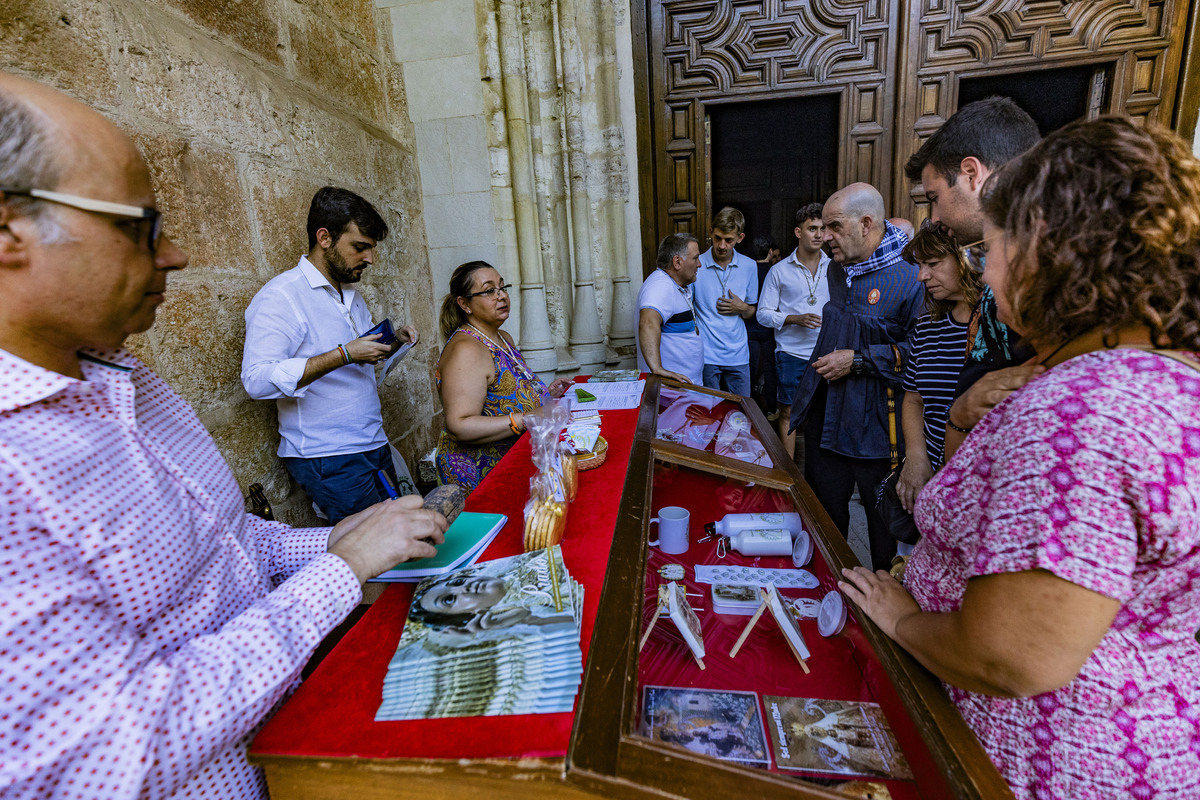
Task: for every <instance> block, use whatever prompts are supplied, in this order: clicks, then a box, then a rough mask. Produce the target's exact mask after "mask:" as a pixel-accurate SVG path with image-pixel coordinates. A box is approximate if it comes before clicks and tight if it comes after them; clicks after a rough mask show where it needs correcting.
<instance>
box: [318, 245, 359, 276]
mask: <svg viewBox="0 0 1200 800" xmlns="http://www.w3.org/2000/svg"><path fill="white" fill-rule="evenodd" d="M325 264H326V266H328V267H329V277H331V278H333V279H334V280H335V281H337V282H338V283H358V282H359V280H360V279H361V278H362V273H358V274H355V272H354V270H353V269H351V267H350V265H348V264H347V263H346V259H344V258H343V257H342V254H341V253H339V252H338V250H337V247H336V246H334V247H330V248H327V249H326V250H325Z"/></svg>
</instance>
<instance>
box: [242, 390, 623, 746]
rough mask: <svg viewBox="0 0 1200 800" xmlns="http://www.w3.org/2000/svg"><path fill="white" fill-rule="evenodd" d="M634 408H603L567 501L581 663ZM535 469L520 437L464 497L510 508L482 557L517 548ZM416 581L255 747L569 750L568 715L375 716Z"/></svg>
mask: <svg viewBox="0 0 1200 800" xmlns="http://www.w3.org/2000/svg"><path fill="white" fill-rule="evenodd" d="M637 416H638V412H637V411H636V410H631V411H609V412H605V413H604V414H603V423H602V426H601V435H603V436H604V438H605V440H607V442H608V457H607V460H606V461H605V463H604V464H603V465H601V466H600V467H598V468H596V469H593V470H588V471H585V472H581V473H580V476H579V478H580V480H579V495H578V496H577V497H576V499H575V502H574V503H572V504H571V506H570V508H569V510H568V517H567V533H566V537H565V538H564V540H563V543H562V551H563V559H564V560H565V562H566V565H567V569H568V570H570V572H571V575H572V576H573V577H574V578H575V580H577V581H579V582H580V583H582V584H583V586H584V587H585V588H584V605H583V630H582V641H581V644H582V646H583V658H584V662H585V663H586V661H587V654H588V645H589V643H590V642H591V638H592V628H593V624H594V622H595V619H596V611H597V608H598V606H599V603H600V592H601V589H602V588H603V586H604V574H605V571H606V569H607V566H608V556H609V551H610V549H611V546H612V534H613V528H614V526H615V525H616V519H617V511H618V508H619V506H620V501H621V490H622V488H623V486H624V483H625V470H626V467H627V466H628V463H629V451H630V448H631V446H632V444H633V434H634V431H635V429H636V427H637ZM533 473H534V468H533V464H532V463H531V461H530V446H529V437H528V436H522V437H521V438H520V439H519V440H518V441H517V443H516V445H514V446H513V448H512V450H510V451H509V452H508V454H507V455H506V456H505V457H504V458H503V460H501V461H500V463H499V464H497V465H496V468H495V469H493V470H492V472H491V473H490V474H489V475H488V476H487V478H485V479H484V481H483V482H482V483H481V484H480V485H479V487H478V488H477V489H476V490H475V491H474V492H473V493H472V494H471V496H470V498H468V500H467V506H466V507H467V510H469V511H486V512H499V513H503V514H507V515H508V524H507V525H505V526H504V528H503V530H501V531H500V534H499V535H498V536H497V537H496V539H495V541H493V542H492V544H491V545H489V546H488V548H487V550H486V551H485V552H484V554H483V557H482V560H491V559H495V558H504V557H505V556H511V555H516V554H517V553H520V552H522V549H523V547H522V535H523V525H524V506H525V500H526V499H527V498H528V496H529V478H530V477H531V476H532V475H533ZM412 593H413V584H396V585H393V586H391V587H389V588H388V590H387V591H386V592H384V593H383V596H382V597H381V598H380V599H379V600H378V601H376V602H375V604H374V605H372V606H371V609H370V610H369V611H368V612H367V613H366V614H365V615H364V616H363V618H362V619H361V620H360V621H359V623H358V624H357V625H355V626H354V628H352V629H351V630H350V632H349V633H348V634H346V636H345V638H343V639H342V641H341V642H340V643H339V644H338V645H337V647H335V648H334V649H333V651H332V652H331V653H330V654H329V656H328V657H327V658H326V659H325V660H324V661H323V662H322V663H321V665H320V666H319V667H318V668H317V669H316V671H315V672H314V673H313V674H312V676H311V677H310V678H309V679H308V680H307V681H305V682H304V684H302V685H301V686H300V688H299V689H298V690H297V691H296V693H295V694H294V695H293V696H292V698H291V699H290V700H288V701H287V702H286V703H285V704H284V705H283V707H282V708H280V710H279V711H278V713H276V714H275V716H274V717H273V718H272V719H271V720H270V721H269V722H268V723H267V724H266V726H265V727H264V728H263V729H262V731H261V732H260V733H259V734H258V736H257V737H255V739H254V741H253V742H252V744H251V746H250V752H251V753H252V754H255V755H265V756H279V755H299V756H323V757H329V758H339V757H359V758H475V759H478V758H519V757H561V756H564V755H566V752H567V745H568V743H569V739H570V734H571V724H572V721H573V719H574V714H573V713H571V714H530V715H522V716H504V717H466V718H456V719H433V720H419V721H406V722H375V712H376V710H377V709H378V708H379V703H380V700H381V696H380V695H381V691H382V688H383V677H384V674H385V673H386V672H387V665H388V662H389V661H390V660H391V657H392V655H393V653H395V651H396V644H397V643H398V642H399V640H400V632H401V629H402V628H403V626H404V620H405V619H406V618H407V616H408V604H409V601H410V600H411V599H412Z"/></svg>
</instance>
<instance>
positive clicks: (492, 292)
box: [463, 283, 512, 300]
mask: <svg viewBox="0 0 1200 800" xmlns="http://www.w3.org/2000/svg"><path fill="white" fill-rule="evenodd" d="M511 288H512V284H511V283H502V284H500V285H499V286H493V287H492V288H490V289H484V290H483V291H482V292H471V293H470V294H464V295H463V299H464V300H470V299H471V298H472V297H486V298H487V299H489V300H491V299H492V298H493V297H495V296H496V292H504V294H506V295H507V294H508V290H509V289H511Z"/></svg>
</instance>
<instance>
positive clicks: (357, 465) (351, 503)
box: [283, 444, 396, 525]
mask: <svg viewBox="0 0 1200 800" xmlns="http://www.w3.org/2000/svg"><path fill="white" fill-rule="evenodd" d="M283 465H284V466H285V467H287V471H288V472H289V473H291V476H292V478H293V479H294V480H295V481H296V483H298V484H300V486H301V487H302V488H303V489H304V491H305V492H307V493H308V496H309V497H311V498H312V499H313V502H315V503H316V504H317V506H318V507H319V508H320V509H321V510H322V511H324V512H325V516H327V517H329V521H330V523H331V524H334V525H336V524H337V523H338V522H340V521H341V520H342V519H344V518H345V517H348V516H350V515H351V514H357V513H358V512H359V511H362V510H363V509H364V508H370V507H371V506H373V505H375V504H376V503H381V502H383V501H384V500H387V499H388V496H387V493H386V492H385V491H384V490H383V486H382V484H380V482H379V478H378V477H377V476H376V475H375V473H376V472H378V471H379V470H381V469H382V470H384V471H386V472H387V475H388V477H389V478H390V479H391V481H392V486H396V468H395V467H394V466H393V465H392V451H391V449H390V448H388V446H387V445H386V444H385V445H384V446H383V447H380V448H379V449H377V450H369V451H367V452H365V453H350V454H349V455H344V456H325V457H324V458H285V459H283Z"/></svg>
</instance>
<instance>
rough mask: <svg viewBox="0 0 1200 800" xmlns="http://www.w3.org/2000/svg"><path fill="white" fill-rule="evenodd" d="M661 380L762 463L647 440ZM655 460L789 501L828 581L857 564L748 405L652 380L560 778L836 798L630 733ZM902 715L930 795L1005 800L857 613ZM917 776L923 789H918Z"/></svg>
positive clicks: (611, 788)
mask: <svg viewBox="0 0 1200 800" xmlns="http://www.w3.org/2000/svg"><path fill="white" fill-rule="evenodd" d="M663 385H668V386H674V387H676V388H680V389H688V390H692V391H700V392H704V393H707V394H711V395H717V396H720V397H722V398H724V399H728V400H730V401H732V402H734V403H737V404H739V406H740V408H741V409H742V411H743V412H744V413H745V414H746V416H747V417H748V418H749V419H750V421H751V426H752V429H753V431H754V433H755V435H756V436H757V437H758V439H759V441H760V442H761V443H762V444H763V446H764V447H765V448H766V450H767V452H768V455H769V456H770V458H771V462H772V463H773V464H776V465H782V467H778V466H777V467H763V466H759V465H756V464H747V463H744V462H741V461H737V460H734V459H730V458H725V457H722V456H718V455H716V454H714V453H710V452H704V451H700V450H695V449H692V448H688V447H685V446H682V445H679V444H676V443H673V442H668V441H663V440H659V439H657V438H656V427H657V426H656V423H657V418H658V399H659V391H660V388H661V387H662V386H663ZM656 462H664V463H667V464H676V465H679V466H683V467H691V468H694V469H698V470H701V471H705V472H709V473H715V474H720V475H725V476H728V477H733V478H736V479H739V480H745V481H747V482H749V481H754V482H755V483H756V484H758V485H760V486H766V487H768V488H773V489H778V490H781V491H783V492H785V493H787V494H790V496H791V499H792V501H793V502H794V504H795V506H796V508H797V510H798V512H799V513H800V516H801V519H802V520H803V522H804V525H805V528H806V529H807V530H809V531H810V532H813V533H814V534H815V535H814V536H813V537H812V538H813V541H814V543H815V545H816V547H817V549H818V552H819V553H820V555H821V556H822V557H823V558H824V559H825V561H826V563H827V564H828V565H829V567H830V569H831V570H832V571H833V572H834V573H835V574H840V570H841V569H842V568H843V567H849V566H857V565H858V560H857V559H856V558H855V556H854V555H853V553H852V552H851V550H850V548H849V545H848V544H847V543H846V541H845V539H844V538H843V537H842V535H841V534H840V532H839V531H838V530H837V528H836V527H835V526H834V524H833V522H832V520H831V519H830V518H829V515H828V514H827V513H826V512H825V510H824V508H822V507H821V505H820V503H818V502H817V499H816V497H815V496H814V495H813V493H812V490H811V489H810V488H809V486H808V484H807V483H806V482H805V481H804V479H803V478H802V477H801V475H800V474H799V472H798V470H797V469H796V466H795V464H794V462H792V460H791V459H790V458H788V457H787V456H786V455H785V453H784V451H783V448H782V445H781V444H780V442H779V440H778V438H777V437H776V436H775V435H774V434H773V433H772V432H771V428H770V424H769V423H768V422H767V420H766V418H765V417H763V415H762V413H761V412H760V411H759V409H758V407H757V405H755V404H754V403H753V402H751V401H748V400H746V399H745V398H742V397H738V396H736V395H729V394H725V393H723V392H715V391H712V390H706V389H699V388H697V387H694V386H685V385H681V384H676V383H674V382H672V381H670V380H662V379H659V378H657V377H654V376H651V377H650V378H649V380H648V381H647V383H646V390H645V394H644V396H643V398H642V405H641V412H640V416H639V418H638V427H637V433H636V434H635V438H634V442H633V449H632V452H631V453H630V459H629V469H628V471H627V473H626V478H625V487H624V491H623V492H622V495H621V507H620V511H619V513H618V517H617V525H616V529H615V531H614V540H613V548H612V556H611V558H610V561H609V565H608V572H607V575H606V578H605V584H604V593H603V596H602V597H601V601H600V611H599V616H598V619H597V622H596V627H595V631H594V634H593V638H592V645H591V650H590V656H589V659H588V663H587V665H586V667H585V672H584V681H583V688H582V693H581V696H580V699H579V704H578V706H577V712H576V717H575V725H574V729H573V731H572V734H571V745H570V751H569V754H568V756H567V770H566V773H567V780H568V781H569V782H573V783H575V784H577V785H579V786H580V788H583V789H585V790H590V791H594V792H596V793H599V794H604V795H607V796H610V797H645V796H649V795H653V796H662V794H664V793H665V794H667V795H671V796H677V797H692V798H709V797H721V796H753V797H756V798H758V797H761V798H785V797H786V798H796V797H811V798H830V800H832V798H844V795H840V794H835V793H834V792H833V791H832V790H828V789H823V788H821V787H817V786H814V785H812V784H804V783H801V782H798V781H796V780H793V779H790V778H787V777H785V776H783V775H778V774H772V773H767V772H763V771H761V770H757V769H754V768H751V767H745V766H739V765H737V764H733V763H730V762H725V761H718V760H715V759H712V758H706V757H704V756H701V755H698V754H694V753H690V752H688V751H686V750H683V749H680V748H677V747H671V746H668V745H665V744H662V743H658V742H655V741H653V740H651V739H648V738H646V737H644V736H640V735H637V733H636V730H637V722H638V720H637V717H638V686H637V682H638V651H637V644H636V643H637V642H638V638H639V632H640V629H641V625H642V608H643V605H642V604H643V586H644V581H645V574H646V559H647V547H646V541H647V529H648V518H649V516H650V514H649V511H650V508H651V489H652V479H653V474H654V466H655V463H656ZM856 617H857V618H858V619H859V622H860V624H861V628H862V631H863V633H864V635H865V638H866V640H867V642H868V643H869V644H870V646H871V647H872V648H873V649H874V652H875V655H876V657H877V658H878V660H879V663H880V665H881V666H882V669H883V672H884V673H885V675H886V676H887V678H888V680H889V681H890V683H891V687H892V689H894V692H895V695H896V697H897V698H898V700H899V703H900V705H901V706H902V707H903V710H904V712H905V713H907V714H908V716H909V717H910V718H911V719H912V721H913V723H914V726H915V729H916V731H917V733H918V734H919V736H920V737H921V739H922V740H923V742H924V744H925V746H926V747H927V748H928V750H929V752H930V754H931V755H932V758H933V761H934V763H935V764H936V766H937V768H938V770H939V771H940V775H939V776H924V778H923V777H922V776H918V779H917V783H918V785H919V786H922V790H923V793H925V792H924V785H929V786H930V787H931V791H929V792H928V794H929V795H930V796H946V797H954V798H957V799H958V800H971V799H978V800H984V798H987V800H993V799H994V798H1003V797H1012V793H1011V792H1010V790H1009V788H1008V786H1007V785H1006V784H1005V782H1004V780H1003V778H1001V776H1000V774H999V773H998V772H997V771H996V769H995V768H994V767H993V766H992V763H991V761H990V760H989V759H988V757H987V754H986V753H985V752H984V750H983V748H982V747H981V746H980V744H979V741H978V740H977V739H976V737H975V735H974V734H973V733H972V731H971V730H970V729H969V728H968V727H967V725H966V723H965V722H964V720H963V718H962V716H961V714H959V712H958V709H957V708H956V707H955V706H954V704H953V703H952V702H951V700H950V698H949V697H948V696H947V694H946V692H945V690H944V689H943V687H942V685H941V684H940V682H939V681H938V680H937V679H936V678H934V677H933V675H931V674H930V673H929V672H928V671H927V670H925V669H924V668H923V667H921V666H920V665H919V664H918V663H917V662H916V661H915V660H913V658H912V657H911V656H909V655H908V654H907V653H906V652H904V651H903V650H902V649H900V648H899V647H897V646H896V644H895V643H894V642H892V640H891V639H889V638H888V637H887V636H885V635H884V634H883V632H882V631H880V630H879V629H878V628H877V627H876V626H875V625H873V624H872V623H871V622H870V621H869V620H867V619H866V618H865V617H864V616H863V615H856ZM923 781H924V785H923Z"/></svg>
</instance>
